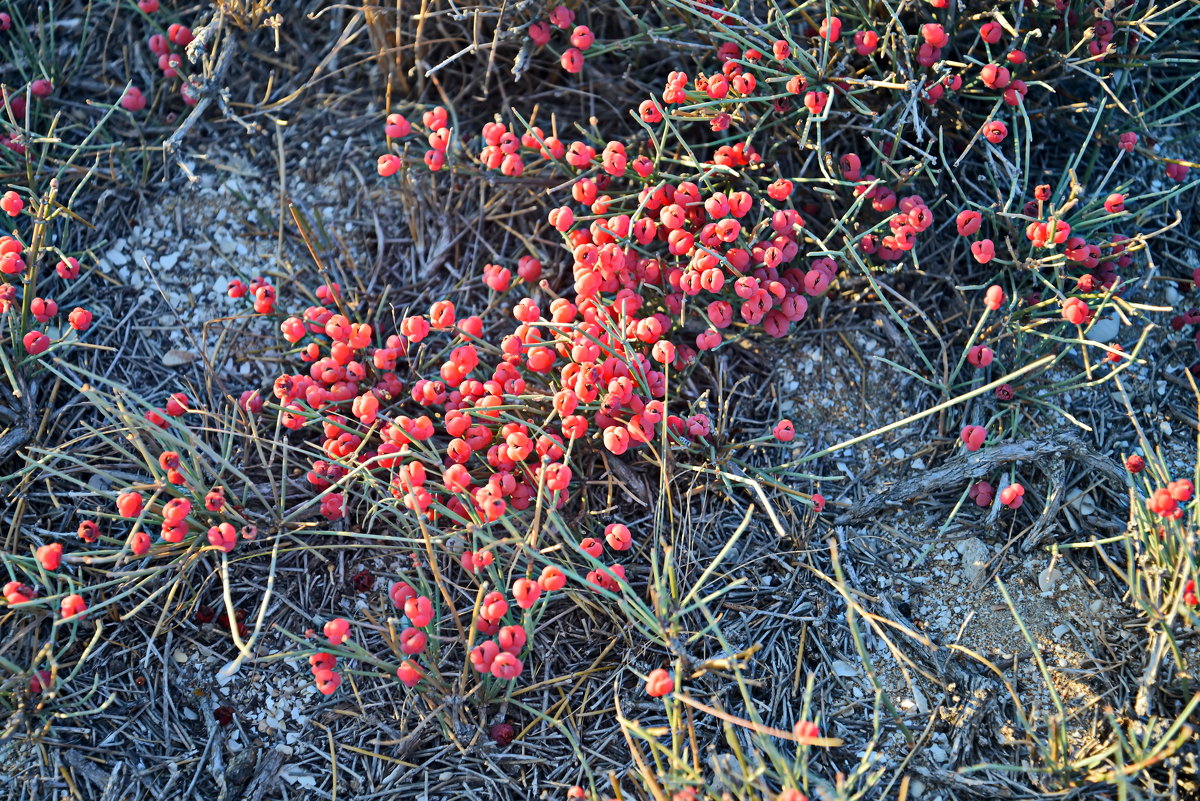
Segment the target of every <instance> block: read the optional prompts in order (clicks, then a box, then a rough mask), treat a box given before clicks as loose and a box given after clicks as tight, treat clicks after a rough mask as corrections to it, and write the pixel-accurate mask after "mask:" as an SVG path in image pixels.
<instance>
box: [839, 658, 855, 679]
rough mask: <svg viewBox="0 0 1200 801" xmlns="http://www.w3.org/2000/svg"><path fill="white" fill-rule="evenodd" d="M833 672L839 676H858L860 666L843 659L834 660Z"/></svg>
mask: <svg viewBox="0 0 1200 801" xmlns="http://www.w3.org/2000/svg"><path fill="white" fill-rule="evenodd" d="M833 672H834V675H837V676H843V677H847V676H857V675H858V668H857V667H855V666H854V665H852V664H850V663H849V662H847V661H845V660H843V659H837V660H834V663H833Z"/></svg>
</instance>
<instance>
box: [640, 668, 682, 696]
mask: <svg viewBox="0 0 1200 801" xmlns="http://www.w3.org/2000/svg"><path fill="white" fill-rule="evenodd" d="M674 691H675V680H674V679H673V678H671V674H670V673H668V672H667V671H666V670H664V669H663V668H656V669H655V670H652V671H650V675H649V676H647V677H646V694H647V695H649V696H650V697H651V698H661V697H662V696H664V695H670V694H671V693H672V692H674Z"/></svg>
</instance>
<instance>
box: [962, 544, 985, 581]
mask: <svg viewBox="0 0 1200 801" xmlns="http://www.w3.org/2000/svg"><path fill="white" fill-rule="evenodd" d="M954 547H955V548H957V549H958V552H959V554H961V555H962V575H963V578H964V579H966V580H967V582H968V583H970V582H973V581H975V579H977V578H979V574H980V573H982V572H983V571H984V570H985V569H986V568H987V565H988V560H989V559H990V553H989V552H988V547H987V545H985V544H984V543H983V540H981V539H979V538H978V537H968V538H967V539H965V540H962V541H960V542H958V543H955V546H954Z"/></svg>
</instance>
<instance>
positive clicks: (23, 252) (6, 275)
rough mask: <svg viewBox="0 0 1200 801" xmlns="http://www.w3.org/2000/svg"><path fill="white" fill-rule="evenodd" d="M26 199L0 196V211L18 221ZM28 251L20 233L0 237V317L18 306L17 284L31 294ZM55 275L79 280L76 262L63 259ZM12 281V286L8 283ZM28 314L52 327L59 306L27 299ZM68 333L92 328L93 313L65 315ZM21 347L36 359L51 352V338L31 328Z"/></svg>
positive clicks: (80, 311) (11, 193) (43, 299)
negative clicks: (27, 260) (20, 283)
mask: <svg viewBox="0 0 1200 801" xmlns="http://www.w3.org/2000/svg"><path fill="white" fill-rule="evenodd" d="M25 208H26V203H25V199H24V198H22V197H21V195H20V194H19V193H18V192H15V191H12V190H10V191H8V192H5V193H4V195H3V196H0V211H3V212H4V213H5V214H7V215H8V216H10V217H18V216H20V215H21V214H22V212H24V211H25ZM29 252H30V251H29V247H28V246H27V245H26V244H25V242H24V241H23V240H22V238H21V235H20V232H19V231H14V232H13V234H12V235H5V236H0V314H5V313H7V312H8V311H10V310H12V309H13V308H14V307H15V306H16V305H18V298H19V295H20V291H21V290H20V289H19V288H18V285H17V283H16V281H22V282H23V284H24V291H27V292H28V291H30V289H31V288H32V284H31V282H30V281H29V267H30V265H29V264H28V263H27V262H26V256H28V255H29ZM54 271H55V273H56V274H57V275H58V277H59V278H61V279H63V280H64V281H73V280H75V279H76V278H78V277H79V272H80V267H79V260H78V259H76V258H74V257H71V256H66V257H64V258H63V259H61V260H60V261H59V262H58V263H57V264H56V265H55V268H54ZM10 281H12V283H10ZM28 300H29V307H28V308H29V314H30V316H31V317H32V318H33V319H34V320H36V321H37V323H38V324H39V325H41V324H46V323H51V322H52V321H53V320H54V319H55V318H56V317H58V314H59V308H58V303H57V302H56V301H55V300H54V299H53V298H46V297H33V298H29V299H28ZM67 323H68V325H69V327H70V330H73V331H76V332H83V331H86V330H88V329H89V328H90V327H91V325H92V313H91V312H90V311H88V310H87V309H84V308H82V307H80V306H76V307H75V308H74V309H72V310H71V312H70V313H69V314H68V315H67ZM21 344H22V346H23V347H24V349H25V352H26V353H28V354H29V355H30V356H39V355H41V354H43V353H45V352H46V351H47V350H49V349H50V346H51V345H52V344H53V342H52V341H51V339H50V336H49V335H48V334H46V333H44V332H43V331H42V330H41V329H40V328H31V329H29V330H27V331H25V332H24V334H22V335H21Z"/></svg>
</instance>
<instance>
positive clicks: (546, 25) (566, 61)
mask: <svg viewBox="0 0 1200 801" xmlns="http://www.w3.org/2000/svg"><path fill="white" fill-rule="evenodd" d="M554 28H557V29H559V30H561V31H568V32H569V33H568V41H569V42H570V44H571V46H570V47H568V48H566V49H565V50H563V53H562V56H561V57H560V58H559V63H560V64H561V65H562V68H563V69H564V70H566V71H567V72H569V73H572V74H576V73H579V72H582V71H583V62H584V54H585V53H586V52H587V51H588V49H590V48H591V46H592V43H593V42H595V41H596V36H595V34H593V33H592V31H591V29H590V28H588V26H586V25H576V24H575V12H574V11H572V10H571V9H569V8H567V7H566V6H555V7H554V8H553V9H551V10H550V14H549V18H548V19H545V20H541V19H535V20H533V21H532V22H530V23H529V28H528V33H529V40H530V41H531V42H533V44H534V45H536V46H537V47H545V46H546V45H548V44H550V38H551V36H552V35H553V33H554Z"/></svg>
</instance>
